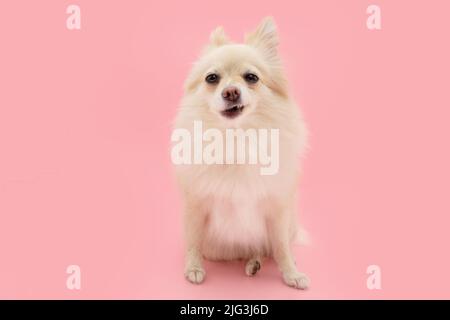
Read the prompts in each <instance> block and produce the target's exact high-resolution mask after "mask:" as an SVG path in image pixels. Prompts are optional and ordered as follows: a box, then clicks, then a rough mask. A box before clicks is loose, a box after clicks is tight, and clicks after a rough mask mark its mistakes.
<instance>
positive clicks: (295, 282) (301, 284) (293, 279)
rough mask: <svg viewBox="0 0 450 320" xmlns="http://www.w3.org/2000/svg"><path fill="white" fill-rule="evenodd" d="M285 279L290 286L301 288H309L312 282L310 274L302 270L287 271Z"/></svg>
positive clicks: (284, 275)
mask: <svg viewBox="0 0 450 320" xmlns="http://www.w3.org/2000/svg"><path fill="white" fill-rule="evenodd" d="M283 279H284V282H285V283H286V284H287V285H288V286H290V287H294V288H296V289H301V290H305V289H307V288H308V287H309V283H310V280H309V278H308V276H307V275H306V274H304V273H300V272H293V273H285V274H283Z"/></svg>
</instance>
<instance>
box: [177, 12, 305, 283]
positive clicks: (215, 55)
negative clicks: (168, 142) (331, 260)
mask: <svg viewBox="0 0 450 320" xmlns="http://www.w3.org/2000/svg"><path fill="white" fill-rule="evenodd" d="M277 45H278V36H277V30H276V27H275V24H274V22H273V20H272V19H271V18H266V19H264V20H263V21H262V22H261V24H260V25H259V26H258V27H257V29H256V30H255V31H254V32H252V33H250V34H248V35H247V36H246V40H245V43H243V44H236V43H232V42H231V41H230V40H229V39H228V37H227V36H226V34H225V32H224V30H223V29H222V28H221V27H219V28H217V29H216V30H214V31H213V32H212V34H211V37H210V43H209V44H208V45H207V46H206V48H205V50H204V52H203V53H202V55H201V57H200V58H199V60H198V61H197V62H196V63H195V64H194V66H193V68H192V70H191V72H190V74H189V76H188V78H187V80H186V83H185V95H184V97H183V99H182V102H181V107H180V109H179V111H178V115H177V117H176V120H175V128H185V129H188V130H190V131H192V130H193V122H194V121H195V120H201V121H202V122H203V127H204V130H206V129H208V128H218V129H219V130H221V131H224V130H225V129H226V128H242V129H247V128H256V129H258V128H278V129H280V156H279V159H280V168H279V172H278V174H276V175H269V176H263V175H260V171H259V166H258V165H237V164H224V165H206V164H204V165H179V166H176V176H177V179H178V182H179V185H180V188H181V191H182V194H183V198H184V227H185V230H184V231H185V238H186V266H185V276H186V278H187V279H188V280H189V281H191V282H193V283H201V282H202V281H203V280H204V278H205V275H206V273H205V270H204V268H203V266H202V259H203V258H206V259H211V260H235V259H245V260H246V261H247V264H246V267H245V272H246V273H247V275H254V274H255V273H256V272H257V271H258V270H259V268H260V267H261V263H262V259H263V258H265V257H272V258H274V259H275V261H276V263H277V265H278V266H279V269H280V270H281V272H282V275H283V279H284V281H285V282H286V284H288V285H289V286H292V287H295V288H299V289H305V288H306V287H307V286H308V284H309V279H308V278H307V276H306V275H305V274H303V273H300V272H298V271H297V268H296V265H295V261H294V258H293V254H292V252H291V248H290V246H291V244H292V242H293V241H294V239H295V238H296V237H297V236H298V231H299V229H298V227H297V221H296V217H297V213H296V212H297V210H296V205H295V204H296V191H297V183H298V181H297V180H298V175H299V157H300V156H301V155H302V154H303V151H304V149H305V145H306V138H307V132H306V129H305V125H304V123H303V120H302V117H301V115H300V112H299V109H298V107H297V106H296V104H295V103H294V101H293V100H292V99H291V97H290V95H289V92H288V88H287V82H286V79H285V76H284V73H283V69H282V65H281V61H280V58H279V56H278V53H277ZM249 71H250V72H252V73H254V74H256V75H257V76H258V77H259V81H258V82H257V83H255V84H249V83H248V82H246V80H245V79H244V78H243V74H245V73H246V72H249ZM211 72H215V73H217V74H219V75H220V82H219V83H217V84H214V85H211V84H210V83H207V82H205V77H206V76H207V75H208V73H211ZM230 85H233V86H235V87H237V88H239V90H240V91H241V98H242V103H243V105H245V108H244V109H243V111H242V114H240V115H239V116H238V117H236V118H233V119H229V118H226V117H224V116H223V115H222V114H221V111H223V110H224V108H225V107H226V106H225V102H224V99H223V97H222V95H221V93H222V92H223V89H224V88H225V87H227V86H230Z"/></svg>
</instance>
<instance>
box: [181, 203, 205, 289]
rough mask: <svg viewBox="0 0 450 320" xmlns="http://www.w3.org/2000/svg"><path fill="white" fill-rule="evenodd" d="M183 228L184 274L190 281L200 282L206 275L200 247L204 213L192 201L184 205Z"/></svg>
mask: <svg viewBox="0 0 450 320" xmlns="http://www.w3.org/2000/svg"><path fill="white" fill-rule="evenodd" d="M184 228H185V230H184V233H185V237H186V258H185V259H186V261H185V269H184V275H185V277H186V279H187V280H189V281H190V282H192V283H196V284H198V283H202V282H203V280H204V279H205V275H206V272H205V269H203V266H202V253H201V248H200V247H201V243H202V238H203V234H204V228H205V214H204V212H203V211H202V210H201V208H200V207H198V206H197V205H195V203H193V202H192V201H191V202H190V203H189V202H188V203H186V205H185V212H184Z"/></svg>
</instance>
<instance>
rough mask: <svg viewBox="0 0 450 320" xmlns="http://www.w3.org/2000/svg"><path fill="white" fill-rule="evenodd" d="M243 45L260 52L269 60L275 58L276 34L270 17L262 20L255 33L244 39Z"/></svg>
mask: <svg viewBox="0 0 450 320" xmlns="http://www.w3.org/2000/svg"><path fill="white" fill-rule="evenodd" d="M245 43H246V44H248V45H250V46H253V47H255V48H257V49H259V50H261V51H262V52H263V53H264V54H265V56H266V57H267V58H269V59H273V58H275V57H276V56H277V47H278V33H277V27H276V26H275V22H274V21H273V19H272V17H266V18H264V19H263V20H262V21H261V23H260V24H259V26H258V27H257V28H256V30H255V31H253V32H251V33H249V34H247V35H246V37H245Z"/></svg>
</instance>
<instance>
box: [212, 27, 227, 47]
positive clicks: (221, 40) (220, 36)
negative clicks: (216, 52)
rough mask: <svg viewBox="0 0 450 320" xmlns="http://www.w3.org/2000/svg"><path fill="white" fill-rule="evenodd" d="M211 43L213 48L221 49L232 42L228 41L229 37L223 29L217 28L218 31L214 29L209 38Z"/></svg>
mask: <svg viewBox="0 0 450 320" xmlns="http://www.w3.org/2000/svg"><path fill="white" fill-rule="evenodd" d="M209 41H210V45H211V46H213V47H220V46H223V45H225V44H227V43H230V40H228V37H227V35H226V34H225V31H224V30H223V27H217V28H216V29H214V30H213V32H211V35H210V36H209Z"/></svg>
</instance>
